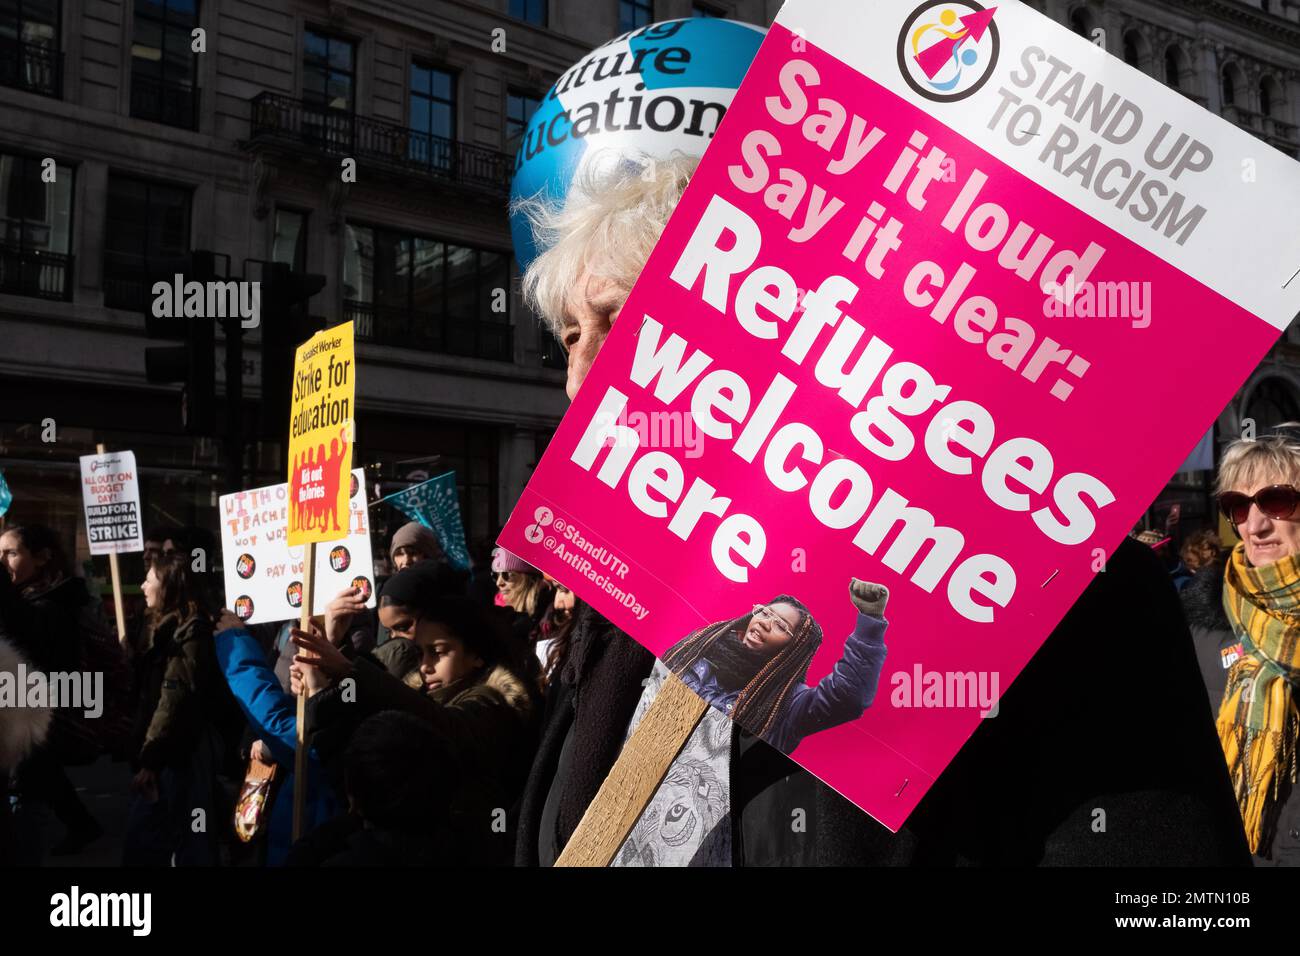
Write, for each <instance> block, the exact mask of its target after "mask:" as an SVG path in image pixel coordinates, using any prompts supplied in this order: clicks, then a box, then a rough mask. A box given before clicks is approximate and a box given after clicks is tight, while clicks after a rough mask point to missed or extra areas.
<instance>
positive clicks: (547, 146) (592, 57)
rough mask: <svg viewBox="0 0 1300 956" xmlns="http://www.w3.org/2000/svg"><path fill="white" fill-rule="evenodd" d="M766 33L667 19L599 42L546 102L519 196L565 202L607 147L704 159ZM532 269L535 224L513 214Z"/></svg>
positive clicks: (522, 150)
mask: <svg viewBox="0 0 1300 956" xmlns="http://www.w3.org/2000/svg"><path fill="white" fill-rule="evenodd" d="M766 32H767V31H766V30H764V29H763V28H762V27H757V26H754V25H752V24H749V23H739V22H736V21H734V20H722V19H716V18H711V17H701V18H692V19H686V20H665V21H663V22H662V23H654V24H651V25H649V26H646V27H642V28H641V29H639V30H634V31H632V32H631V33H627V34H624V35H623V36H621V37H618V38H616V39H614V40H611V41H610V42H608V43H606V44H604V45H603V46H600V47H597V48H596V49H595V50H593V51H591V53H589V54H587V55H586V56H584V57H583V58H582V59H581V60H579V61H578V62H577V63H576V64H574V65H573V66H572V67H571V68H570V69H568V70H566V71H565V73H564V75H562V76H561V77H560V78H559V80H557V81H556V83H555V85H554V86H553V87H551V89H550V91H549V92H548V93H547V94H546V96H545V97H544V98H543V99H542V104H541V106H539V107H538V108H537V110H536V112H534V113H533V116H532V118H531V119H530V120H529V121H528V126H527V128H526V129H525V131H524V136H523V140H522V142H521V143H520V146H519V152H518V153H517V154H516V156H515V176H514V181H513V183H512V185H511V190H510V199H511V203H512V208H513V203H514V200H516V199H518V198H533V197H536V196H539V195H540V196H542V197H543V198H545V199H546V200H547V201H550V202H563V200H564V199H565V197H566V196H567V195H568V193H569V186H570V184H571V183H572V182H573V178H574V175H575V174H576V173H577V171H578V170H579V169H580V168H581V167H582V166H583V164H584V163H585V162H588V161H590V159H591V158H592V157H594V156H596V155H597V154H599V155H600V156H602V157H609V156H621V157H627V158H654V157H662V156H668V155H670V154H672V153H674V152H678V151H680V152H683V153H686V154H687V155H692V156H702V155H703V154H704V150H705V149H706V148H707V147H708V145H709V142H710V141H711V140H712V138H713V134H714V132H715V131H716V130H717V128H718V124H719V123H720V122H721V120H722V116H723V114H724V113H725V112H726V109H727V107H728V106H730V105H731V99H732V97H733V96H734V95H735V92H736V89H737V88H738V87H739V86H740V81H741V80H742V79H743V78H744V76H745V71H746V70H748V69H749V64H750V63H751V62H753V59H754V55H755V54H756V53H757V52H758V47H759V45H760V44H761V43H762V42H763V37H764V35H765V34H766ZM510 235H511V238H512V240H513V242H514V247H515V258H517V259H518V260H519V264H520V266H521V267H523V268H525V269H526V268H527V267H528V264H529V263H530V262H532V260H533V259H534V257H536V255H537V252H538V250H537V249H536V247H535V245H534V243H533V235H532V230H531V228H530V227H529V224H528V222H527V220H526V219H525V217H523V216H520V215H518V214H517V213H514V212H513V211H512V213H511V216H510Z"/></svg>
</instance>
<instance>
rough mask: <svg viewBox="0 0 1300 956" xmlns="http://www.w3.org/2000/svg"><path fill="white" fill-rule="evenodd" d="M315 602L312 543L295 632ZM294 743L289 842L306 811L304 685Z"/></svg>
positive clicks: (306, 548) (304, 627) (307, 626)
mask: <svg viewBox="0 0 1300 956" xmlns="http://www.w3.org/2000/svg"><path fill="white" fill-rule="evenodd" d="M315 601H316V542H314V541H312V542H309V543H307V544H304V545H303V546H302V611H301V613H300V614H299V616H298V630H300V631H310V630H311V608H312V605H313V604H314V603H315ZM295 723H296V724H297V733H298V740H297V745H296V746H295V748H294V752H293V838H294V840H295V841H296V840H298V839H299V838H300V837H301V836H302V827H303V822H304V818H305V817H306V810H307V741H306V731H307V685H306V683H304V684H303V687H302V693H301V694H299V695H298V717H297V720H296V721H295Z"/></svg>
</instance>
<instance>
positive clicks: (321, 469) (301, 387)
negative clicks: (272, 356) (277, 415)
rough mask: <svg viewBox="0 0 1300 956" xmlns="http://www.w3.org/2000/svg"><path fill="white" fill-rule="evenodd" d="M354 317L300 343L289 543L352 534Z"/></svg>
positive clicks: (291, 418)
mask: <svg viewBox="0 0 1300 956" xmlns="http://www.w3.org/2000/svg"><path fill="white" fill-rule="evenodd" d="M352 329H353V327H352V323H351V322H347V323H344V324H343V325H336V326H334V328H332V329H325V330H323V331H321V332H317V333H316V334H315V335H313V336H312V337H311V338H310V339H308V340H307V341H306V342H304V343H303V344H302V345H300V346H298V349H297V351H296V352H294V360H293V392H292V397H291V401H290V404H289V544H290V545H299V544H307V543H308V542H310V541H334V540H336V539H338V538H346V537H347V534H348V498H349V495H350V491H351V489H350V488H349V485H350V483H351V479H352V444H353V440H354V429H353V423H352V420H353V416H354V415H355V414H356V411H355V410H356V383H357V365H356V354H355V351H354V345H353V335H352Z"/></svg>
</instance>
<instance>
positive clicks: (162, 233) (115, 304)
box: [104, 174, 190, 311]
mask: <svg viewBox="0 0 1300 956" xmlns="http://www.w3.org/2000/svg"><path fill="white" fill-rule="evenodd" d="M105 220H106V222H105V230H104V232H105V235H104V304H105V305H107V306H108V307H110V308H114V309H135V310H140V311H143V310H144V308H145V302H146V298H147V293H148V291H149V290H148V288H147V284H148V282H149V279H150V278H151V277H152V276H153V274H154V271H155V270H156V269H157V268H158V267H159V266H160V265H165V264H166V262H167V260H175V259H179V258H180V257H182V256H187V255H189V251H190V191H189V190H188V189H184V188H182V187H178V186H165V185H163V184H161V183H153V182H148V181H146V180H143V179H132V178H130V177H127V176H117V175H113V174H110V175H109V177H108V201H107V203H106V215H105Z"/></svg>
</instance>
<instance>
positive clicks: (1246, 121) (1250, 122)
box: [1223, 103, 1300, 156]
mask: <svg viewBox="0 0 1300 956" xmlns="http://www.w3.org/2000/svg"><path fill="white" fill-rule="evenodd" d="M1223 117H1224V119H1227V120H1230V121H1231V122H1233V123H1236V124H1237V125H1238V126H1240V127H1241V128H1242V129H1244V130H1246V131H1247V132H1249V133H1253V134H1254V135H1255V136H1257V137H1258V138H1259V139H1262V140H1264V142H1266V143H1269V144H1270V145H1272V146H1276V147H1277V148H1278V149H1280V150H1282V151H1283V152H1285V153H1289V154H1290V155H1292V156H1294V155H1295V154H1296V150H1297V148H1298V147H1300V137H1297V130H1296V125H1295V124H1294V123H1287V122H1284V121H1283V120H1280V119H1278V118H1276V117H1274V116H1270V115H1268V114H1265V113H1259V112H1256V111H1255V110H1252V109H1248V108H1246V107H1244V106H1237V105H1236V104H1233V103H1228V104H1226V105H1225V106H1224V107H1223Z"/></svg>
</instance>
